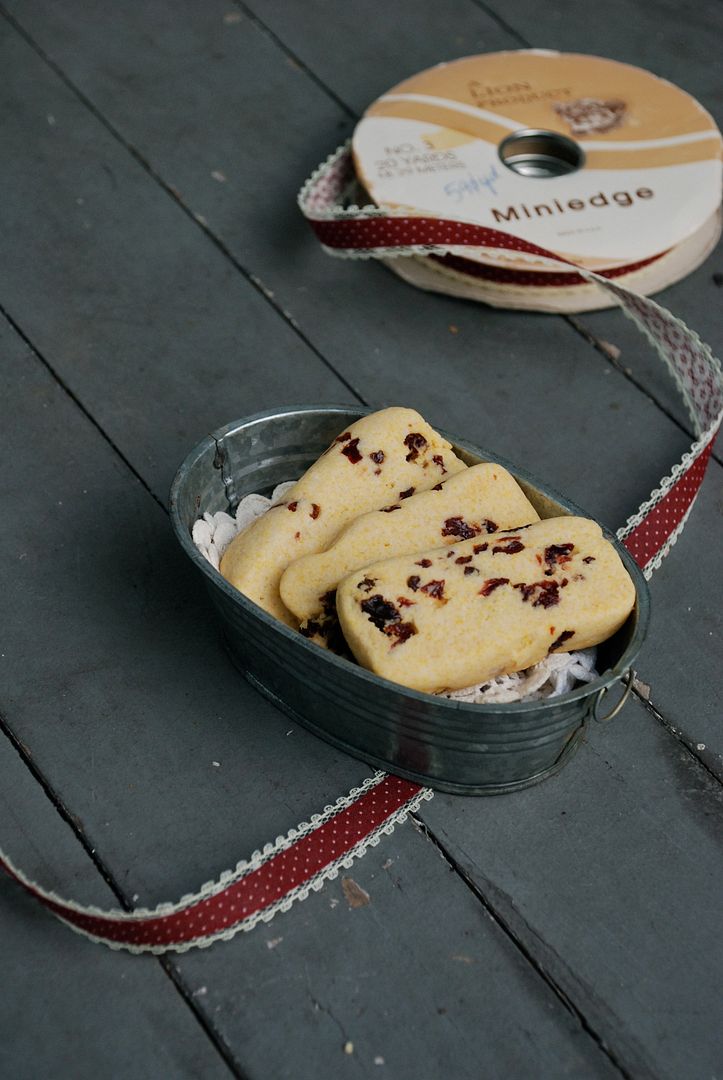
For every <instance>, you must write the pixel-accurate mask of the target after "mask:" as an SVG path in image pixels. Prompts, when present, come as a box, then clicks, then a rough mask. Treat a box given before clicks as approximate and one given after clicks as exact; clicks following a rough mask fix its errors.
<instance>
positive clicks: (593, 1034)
mask: <svg viewBox="0 0 723 1080" xmlns="http://www.w3.org/2000/svg"><path fill="white" fill-rule="evenodd" d="M410 817H411V819H412V822H413V824H414V826H415V828H417V829H418V831H419V832H421V833H422V835H423V836H425V837H426V839H427V840H428V841H429V842H430V843H431V844H432V845H433V846H434V847H435V848H436V849H437V851H438V852H439V854H440V855H441V857H442V858H443V859H444V861H445V862H446V863H447V865H448V866H449V868H450V870H452V871H453V872H454V873H455V874H456V875H457V877H459V878H460V879H461V880H462V881H463V882H464V884H465V885H466V886H467V888H468V889H469V890H470V891H471V892H472V893H473V894H474V896H475V897H476V898H477V900H478V901H479V902H480V904H481V905H482V907H483V908H484V909H485V911H486V912H487V914H488V915H489V916H490V918H491V919H492V920H493V921H494V922H495V923H496V925H497V926H498V927H499V929H500V930H501V931H502V932H503V933H504V934H505V936H506V937H507V938H509V940H510V941H511V942H512V944H513V945H514V946H515V947H516V948H517V949H518V950H519V952H521V953H522V955H523V956H524V958H525V959H526V960H527V962H528V963H529V964H530V966H531V967H533V968H534V969H535V971H536V972H537V974H538V975H539V976H540V978H541V979H542V980H543V981H544V982H545V983H546V984H547V985H548V986H549V988H550V989H551V990H552V992H553V993H554V994H555V996H556V997H557V998H558V999H559V1001H560V1002H561V1003H562V1005H563V1006H564V1007H565V1009H567V1011H568V1012H569V1013H571V1014H572V1016H574V1017H575V1019H576V1020H577V1022H578V1023H579V1025H580V1027H581V1028H582V1030H583V1031H584V1032H585V1033H586V1034H587V1035H589V1037H590V1038H591V1039H592V1040H593V1042H594V1043H596V1044H597V1046H598V1048H599V1049H600V1051H601V1052H602V1053H603V1054H604V1055H605V1057H606V1058H607V1059H608V1061H609V1062H610V1064H611V1065H612V1066H613V1067H614V1068H615V1069H616V1070H617V1071H618V1072H619V1073H620V1075H621V1076H622V1077H624V1078H625V1080H656V1076H655V1073H654V1072H653V1071H652V1069H651V1068H650V1067H649V1066H648V1065H647V1063H646V1062H645V1060H644V1057H643V1055H642V1052H641V1051H639V1050H637V1049H636V1048H635V1047H631V1046H626V1047H624V1048H623V1047H621V1048H620V1049H621V1050H623V1051H624V1052H625V1053H626V1055H631V1056H632V1057H634V1059H635V1060H634V1063H633V1065H632V1070H633V1071H631V1069H630V1068H629V1067H628V1066H626V1065H624V1064H623V1062H622V1061H621V1059H620V1058H621V1054H620V1051H619V1050H614V1049H612V1048H611V1046H610V1045H609V1042H610V1040H609V1038H608V1039H607V1041H606V1038H605V1036H603V1035H601V1034H600V1032H599V1031H598V1030H597V1029H596V1027H595V1026H594V1025H593V1023H592V1022H591V1021H590V1020H589V1019H588V1017H587V1016H586V1014H585V1012H583V1010H582V1008H580V1006H578V1005H577V1004H576V1002H575V1001H574V999H573V996H572V994H574V993H575V990H578V989H579V987H578V986H574V987H573V984H574V983H575V982H576V980H575V977H574V975H573V974H572V973H571V972H570V970H569V968H568V967H567V965H566V964H565V962H564V960H562V958H561V957H560V956H558V954H557V953H556V952H555V950H554V949H552V947H551V946H549V945H547V943H546V942H544V941H542V940H541V939H540V938H539V937H538V936H537V934H536V933H535V932H534V930H533V929H532V928H531V927H529V926H528V925H527V924H526V923H525V921H524V919H523V918H522V916H521V915H520V914H519V912H517V911H516V910H515V908H514V906H513V905H512V904H511V903H510V902H508V903H507V904H506V905H505V906H506V908H507V910H506V912H505V914H504V915H503V914H502V912H501V907H502V904H501V903H500V900H501V898H502V896H503V894H502V893H501V891H500V890H498V889H496V888H495V887H494V886H493V885H492V883H491V882H488V881H487V882H485V884H486V887H487V891H488V892H492V891H494V892H496V893H497V894H498V895H497V898H496V902H493V901H492V900H490V898H489V896H488V895H487V893H485V892H483V890H482V888H481V887H480V886H479V885H478V884H477V882H476V881H475V880H474V878H472V877H471V876H470V875H469V874H468V873H467V872H466V871H465V870H464V868H463V867H462V866H461V865H460V863H459V862H458V861H457V860H456V859H455V857H454V856H453V855H452V853H451V852H450V851H449V850H448V848H447V847H445V845H444V844H443V843H442V841H441V840H440V839H439V837H438V836H437V835H436V834H435V833H434V832H432V830H431V829H430V827H429V826H428V825H427V824H426V822H425V821H424V820H423V818H422V816H421V814H420V812H419V811H415V812H414V813H412V814H410ZM525 939H527V940H525ZM540 946H542V949H541V950H540ZM536 947H537V948H536ZM538 950H540V951H541V952H542V956H539V955H537V954H536V953H537V951H538ZM553 969H556V970H555V971H554V974H553ZM561 976H562V978H561ZM563 980H564V981H565V982H567V983H568V985H569V987H570V989H568V990H565V989H564V987H563V985H562V983H563ZM587 1004H588V1005H590V1004H592V1003H591V1002H588V1003H587Z"/></svg>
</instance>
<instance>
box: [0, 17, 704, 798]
mask: <svg viewBox="0 0 723 1080" xmlns="http://www.w3.org/2000/svg"><path fill="white" fill-rule="evenodd" d="M233 2H234V3H235V5H236V7H238V8H239V10H241V11H242V12H243V13H244V15H245V16H246V17H247V18H248V19H249V21H251V22H252V23H253V24H254V26H256V27H258V29H259V30H260V31H261V32H262V33H264V34H265V35H266V36H267V37H268V38H269V40H270V41H271V42H272V43H273V44H274V45H275V46H276V47H277V48H278V49H279V50H280V51H281V52H283V53H284V55H285V56H287V57H288V58H289V59H291V60H293V62H294V63H295V64H296V65H297V66H298V67H299V69H300V70H301V71H302V72H303V73H304V74H305V75H306V76H307V77H308V78H310V79H311V80H312V81H313V82H314V83H315V85H317V86H318V87H319V88H320V89H321V90H322V91H323V93H325V94H326V95H327V96H328V97H329V98H330V99H331V100H332V101H334V102H335V103H336V104H337V105H338V106H339V107H340V108H341V109H343V110H344V112H346V114H347V115H348V116H349V117H350V118H352V119H354V118H356V114H355V112H354V110H353V109H352V108H351V107H350V106H349V105H347V104H346V102H344V101H343V99H342V98H340V97H339V96H338V95H337V94H336V93H335V92H334V90H332V89H331V88H330V87H329V86H328V85H327V84H326V83H325V82H324V81H323V80H322V79H320V78H319V77H318V76H317V75H315V74H314V73H313V72H312V71H311V69H310V68H309V67H308V66H307V65H306V64H305V63H304V61H303V60H302V59H301V58H300V57H299V56H297V54H296V53H295V52H294V51H293V50H292V49H290V48H289V47H288V46H287V45H286V44H285V43H284V42H283V40H282V39H281V38H279V37H278V35H277V34H276V33H275V32H274V31H273V30H271V28H270V27H268V26H267V25H266V24H265V23H264V22H263V20H262V19H261V18H259V16H258V15H256V13H255V12H254V11H253V10H252V9H251V8H249V6H248V5H247V4H246V3H245V2H244V0H233ZM470 2H471V3H474V4H475V5H476V6H477V7H479V8H480V9H481V10H483V11H484V12H485V13H486V14H487V15H489V17H490V18H492V19H494V20H495V21H496V22H497V23H498V25H499V26H500V27H501V28H502V29H504V30H505V31H506V32H508V33H510V34H512V35H513V36H514V37H515V38H516V39H517V41H518V42H519V44H521V45H525V46H526V47H529V45H528V42H527V41H526V39H525V38H523V37H522V35H520V34H519V33H517V31H515V30H513V29H512V28H511V27H509V26H508V25H507V23H505V22H504V21H503V20H502V19H501V18H500V17H498V16H497V15H496V13H495V12H494V11H492V10H491V9H489V8H488V7H487V6H486V5H485V4H484V3H482V2H480V0H470ZM0 14H1V15H2V16H3V17H4V18H5V19H6V20H7V22H8V23H10V25H11V26H12V27H13V28H14V29H15V30H16V32H17V33H18V34H19V35H20V36H21V37H22V38H23V40H24V41H26V42H27V44H28V45H29V46H30V47H31V48H32V49H33V50H34V51H35V52H36V53H37V54H38V56H40V58H41V59H42V61H43V62H44V63H45V64H47V66H48V67H49V68H50V69H51V70H52V71H53V72H55V74H56V75H57V76H58V78H59V79H60V80H61V81H62V82H63V84H64V85H65V86H66V87H67V88H68V89H69V90H70V91H71V92H72V93H73V94H74V95H75V96H76V97H77V98H78V99H79V100H80V101H81V102H82V104H83V105H84V106H85V108H87V109H88V111H89V112H90V113H91V114H92V115H93V116H94V117H95V118H96V119H97V120H98V122H99V123H100V124H102V126H103V127H104V128H105V129H106V130H107V131H108V132H109V133H110V134H111V135H112V137H113V138H114V139H115V140H116V141H117V142H118V143H119V144H120V145H121V146H123V148H124V149H125V150H126V151H127V152H128V153H129V154H130V155H131V157H133V159H134V160H135V161H136V162H137V163H138V164H139V165H140V166H141V167H142V168H143V170H144V171H145V172H146V173H147V174H148V176H150V177H151V179H152V180H153V181H154V182H155V183H156V184H158V186H159V187H161V188H162V190H163V191H164V192H165V193H166V194H167V195H168V196H169V197H170V198H171V199H173V201H174V202H175V203H176V205H177V206H178V207H180V209H181V210H182V211H183V213H184V214H185V215H186V216H187V217H188V218H189V219H190V220H191V221H193V222H194V224H195V225H196V226H197V227H198V228H199V229H201V231H202V232H203V233H204V234H205V235H206V237H207V238H208V239H209V240H210V241H211V243H212V244H213V245H214V246H215V247H216V248H217V250H218V251H220V252H221V254H222V255H223V256H224V257H225V258H226V259H227V260H228V261H229V262H230V263H231V265H232V266H233V267H234V268H235V269H236V270H237V271H238V272H239V273H240V274H241V275H242V276H243V277H244V278H245V279H246V280H247V281H248V282H249V283H250V284H251V285H252V286H253V287H254V288H255V289H256V290H257V292H258V293H260V295H261V296H263V298H264V299H265V300H266V302H267V303H268V304H269V305H270V306H271V307H272V308H273V310H274V311H275V312H276V314H277V315H278V316H279V317H280V318H281V319H282V320H283V321H284V322H285V323H286V324H287V325H288V326H289V327H290V328H291V329H292V331H293V332H294V333H295V334H296V335H297V336H298V337H299V338H300V339H301V341H303V343H304V344H305V345H306V346H307V347H308V348H309V349H310V350H311V352H312V353H313V354H314V356H316V357H317V359H319V360H320V361H321V362H322V363H323V364H324V366H325V367H326V368H327V370H328V371H330V372H331V373H332V374H333V375H334V376H335V377H336V378H337V379H339V381H340V382H341V383H342V385H343V386H344V387H345V388H346V389H347V390H348V391H349V392H350V393H351V394H352V395H353V396H354V397H355V398H356V400H357V401H359V402H360V404H362V405H365V406H368V405H369V402H368V401H367V400H366V399H365V398H364V396H363V395H362V394H361V393H360V392H359V391H358V390H357V389H356V388H355V387H354V386H353V385H352V384H351V383H350V382H349V381H348V380H347V379H346V378H345V376H344V375H342V374H341V373H340V372H339V371H337V369H336V368H335V366H334V365H333V363H332V362H331V361H330V360H328V359H327V358H326V356H324V355H323V353H322V352H321V351H320V350H319V349H318V348H317V347H316V346H315V345H314V344H313V342H312V341H311V340H310V339H309V338H308V337H307V335H306V334H305V333H304V332H303V331H302V329H301V328H300V326H299V325H298V323H297V322H296V320H295V319H294V317H293V315H291V314H290V313H289V312H288V311H286V310H285V309H284V308H283V307H282V305H281V304H279V303H278V302H277V300H276V299H275V297H274V296H273V293H272V292H271V290H270V289H269V288H268V287H267V286H265V285H264V283H263V282H262V281H261V279H260V278H259V277H258V276H257V275H256V274H254V273H252V272H251V271H250V270H249V269H248V268H247V267H245V266H244V265H243V264H242V263H241V262H240V261H239V260H238V259H237V258H236V256H235V255H234V254H233V252H231V251H230V249H229V248H228V247H227V245H226V244H225V243H224V241H223V240H222V239H221V238H220V237H219V236H217V235H216V233H214V231H213V230H212V229H211V228H210V227H209V225H208V224H207V222H205V221H203V220H201V219H199V216H198V215H197V214H196V213H194V211H193V210H192V209H191V208H190V206H188V205H187V204H186V203H185V202H184V201H183V199H182V198H181V196H180V195H179V193H178V192H177V191H176V190H175V188H174V187H173V186H172V185H171V184H169V183H168V182H167V181H166V180H164V179H163V177H162V176H161V175H160V174H159V173H158V172H157V171H156V170H155V169H154V168H153V166H152V165H151V164H150V162H149V161H147V160H146V158H145V157H144V156H143V155H142V154H141V153H140V151H139V150H137V149H136V147H134V146H133V145H132V144H131V143H129V142H128V141H127V140H126V139H125V137H124V136H123V135H122V133H121V132H120V131H119V130H118V129H117V128H116V127H115V126H114V125H113V124H111V122H110V121H109V120H108V119H107V118H106V117H105V116H104V115H103V114H102V113H101V112H100V111H99V110H98V109H97V108H96V106H95V105H94V104H93V102H92V101H91V100H90V98H88V96H87V95H86V94H85V93H84V92H83V91H82V90H81V89H80V88H79V87H78V86H77V85H76V84H75V83H74V82H73V81H72V80H71V79H70V78H69V76H68V75H66V73H65V72H64V71H63V70H62V68H61V67H60V66H59V65H58V64H57V63H56V62H55V61H54V60H53V59H52V58H51V57H50V56H49V55H48V54H47V53H46V52H45V50H43V49H42V48H41V47H40V45H38V44H37V42H36V41H35V40H34V39H33V38H32V37H31V35H30V34H29V33H28V32H27V31H26V30H25V28H24V27H23V26H22V25H21V24H20V23H19V22H18V20H17V19H16V18H15V16H13V15H12V14H11V13H10V12H8V11H7V9H6V8H5V7H4V6H3V5H2V3H0ZM0 311H1V312H2V313H3V314H5V316H6V318H7V319H8V322H9V323H10V324H11V325H12V327H13V329H15V331H16V332H17V333H18V334H19V335H20V336H21V337H22V339H23V341H25V342H26V344H27V345H28V346H29V347H30V348H31V349H32V351H33V352H34V354H35V355H36V356H37V358H38V359H39V360H40V361H41V362H42V363H43V364H44V365H45V367H46V368H47V370H48V371H49V372H50V373H51V375H52V376H53V378H54V379H55V380H56V381H57V382H58V383H59V385H60V386H62V388H63V389H64V390H65V392H66V393H67V394H68V395H69V396H70V398H71V399H72V401H73V402H74V403H75V404H76V405H77V406H78V408H80V409H81V411H82V412H83V414H84V415H85V416H86V417H87V418H88V419H89V420H90V422H91V423H92V424H93V426H94V427H95V428H96V430H97V431H98V432H99V433H100V434H101V435H102V436H103V438H104V439H105V440H106V442H107V443H108V444H109V445H110V446H111V447H112V448H113V450H114V451H115V452H116V453H117V454H118V455H119V457H120V458H121V460H122V461H123V462H124V464H125V465H127V466H128V468H129V469H130V470H131V472H132V473H133V475H134V476H135V477H136V479H137V480H138V481H139V482H140V483H141V484H142V485H143V487H144V488H145V489H146V490H147V491H148V492H149V494H150V495H151V496H152V497H153V499H154V500H155V501H156V502H157V503H158V504H159V505H160V506H162V507H163V509H164V510H166V507H165V505H164V504H163V503H162V501H161V500H160V499H159V498H158V497H157V496H156V495H155V494H154V492H153V491H152V490H151V488H150V486H149V485H148V484H147V482H146V481H145V479H144V478H143V476H142V475H141V474H140V473H139V472H138V471H137V470H136V469H135V468H134V466H133V465H132V464H131V463H130V462H129V460H128V459H127V457H126V456H125V454H124V453H123V452H122V450H120V448H119V447H118V446H117V445H116V444H115V443H114V442H113V440H112V439H111V438H110V437H109V436H108V435H107V434H106V433H105V431H104V430H103V428H102V427H101V425H100V424H99V423H98V422H97V421H96V420H95V418H94V417H93V415H92V414H91V413H90V411H89V410H88V409H87V408H86V407H85V405H84V404H83V403H82V401H81V400H80V399H79V398H78V397H77V395H75V394H74V393H73V392H72V391H71V390H70V388H69V387H68V386H67V385H66V384H65V382H64V381H63V380H62V379H61V378H60V377H59V375H58V373H57V372H56V371H55V370H54V368H53V367H52V365H51V364H50V362H49V361H48V360H47V359H46V357H44V356H43V355H42V354H41V353H40V352H39V351H38V350H37V349H36V348H35V346H34V345H33V343H32V341H31V340H30V338H29V337H28V336H27V334H25V333H24V331H23V329H22V328H21V327H20V326H19V325H18V324H17V322H16V321H15V320H14V319H12V317H11V316H10V315H9V314H8V313H7V312H5V311H4V309H3V308H2V307H1V306H0ZM561 317H562V318H564V320H565V322H566V323H567V324H568V325H569V326H571V327H572V328H573V329H574V330H575V331H576V332H577V333H578V334H580V335H581V336H582V337H583V339H584V340H585V341H587V342H588V344H591V345H592V346H593V348H594V349H595V350H596V351H597V352H599V353H600V355H602V356H603V357H604V359H605V360H606V362H607V363H608V364H609V365H610V366H611V367H613V368H614V369H615V370H616V371H618V372H620V374H622V375H623V377H624V378H625V379H626V380H627V381H628V382H630V383H631V384H632V385H633V386H634V387H635V388H636V389H637V390H638V391H639V392H640V393H642V394H643V395H644V396H645V397H646V398H647V399H648V400H649V401H650V402H651V403H652V404H653V405H654V406H655V407H656V408H657V409H659V410H660V411H661V412H662V413H663V414H664V415H665V416H666V417H668V418H669V419H670V420H671V421H672V422H673V423H674V424H675V425H676V427H677V428H678V429H679V430H680V431H682V432H684V433H685V434H686V435H687V436H688V437H689V438H693V433H692V432H691V431H689V430H688V429H687V428H686V426H685V425H684V424H682V423H681V422H680V421H679V420H677V419H676V418H675V417H674V416H673V415H672V414H671V413H670V412H669V411H668V410H667V408H665V407H664V406H663V405H661V403H660V402H659V401H658V400H657V399H656V398H655V396H654V395H653V394H652V393H650V392H649V391H648V390H646V388H645V387H644V386H643V385H642V384H641V383H639V382H638V381H637V380H636V379H635V378H634V377H633V376H632V372H630V371H629V369H628V368H626V367H624V366H623V365H621V364H619V363H618V358H617V357H616V356H614V355H613V354H612V353H611V351H610V347H609V345H607V343H605V342H602V341H600V340H598V339H597V338H596V337H595V336H594V335H593V334H592V333H591V332H590V331H588V330H587V329H585V328H584V327H582V326H581V325H579V324H577V322H576V320H575V319H574V318H571V317H569V316H561ZM711 456H712V457H714V458H715V460H716V462H718V463H719V464H721V465H723V459H721V458H718V457H716V455H715V454H713V455H711ZM642 700H644V699H642ZM645 703H646V705H650V703H649V702H647V701H646V702H645ZM649 712H650V713H651V715H652V716H654V717H655V719H656V720H657V721H658V722H659V723H661V724H662V725H663V727H664V728H665V729H666V731H668V733H669V734H671V735H673V737H674V738H677V739H678V740H679V741H680V742H681V744H682V745H683V746H684V747H685V749H686V750H687V751H688V752H689V753H690V754H691V755H692V756H693V757H694V758H696V760H697V761H699V762H700V764H702V765H703V767H704V768H705V769H706V770H707V771H708V772H710V773H711V775H713V776H714V778H715V779H716V780H718V782H719V783H723V772H721V771H720V769H719V768H718V767H717V765H716V766H715V767H714V768H711V757H712V755H710V754H707V755H706V757H705V758H702V757H700V752H699V751H698V749H697V743H696V742H695V740H693V739H691V738H689V737H688V736H687V735H686V733H685V732H684V731H683V730H682V729H681V728H678V727H676V725H675V724H673V723H672V721H670V720H669V719H668V718H666V717H665V716H664V715H663V714H662V713H660V712H659V710H658V709H657V708H654V707H652V706H650V708H649Z"/></svg>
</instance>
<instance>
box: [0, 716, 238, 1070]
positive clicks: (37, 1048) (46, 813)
mask: <svg viewBox="0 0 723 1080" xmlns="http://www.w3.org/2000/svg"><path fill="white" fill-rule="evenodd" d="M0 776H1V777H2V783H1V784H0V821H2V833H3V836H2V842H3V844H6V845H7V847H8V848H11V850H12V854H13V855H15V856H16V857H17V859H18V860H20V859H22V864H23V867H24V869H25V871H26V872H27V873H28V874H29V875H30V876H31V877H33V878H34V879H35V880H37V881H40V882H42V883H43V884H45V885H46V886H48V887H52V886H53V884H56V883H57V884H59V885H61V886H62V888H63V889H65V890H68V891H71V892H72V893H73V896H74V897H75V898H76V899H77V900H78V901H79V902H81V903H89V904H100V905H103V906H106V907H117V899H116V897H115V896H114V895H113V893H112V892H111V890H110V889H109V888H108V886H107V885H106V884H105V882H104V881H103V880H102V878H100V877H99V875H98V872H97V870H96V868H95V866H94V865H93V863H92V862H91V860H90V859H89V858H88V856H87V855H86V853H85V852H84V851H83V849H82V847H81V846H80V844H79V843H78V841H77V840H76V838H75V837H74V836H73V833H72V832H71V830H70V829H69V828H68V827H67V825H66V824H64V822H63V821H62V819H61V818H60V816H59V815H58V813H57V811H56V810H55V808H54V807H53V806H52V804H51V803H50V802H49V800H48V799H47V798H46V796H45V794H44V792H43V791H42V789H41V788H40V786H39V785H38V784H37V783H36V782H35V780H34V779H33V777H32V776H31V774H30V773H29V772H28V770H27V768H26V766H25V765H24V764H23V762H22V760H21V758H20V757H19V756H18V754H17V753H16V751H15V749H14V748H13V747H12V746H11V744H10V743H9V742H8V741H7V739H6V738H5V737H4V736H3V735H2V733H0ZM0 907H1V908H2V917H1V918H0V955H1V956H2V969H3V974H2V978H3V994H2V1001H1V1002H0V1075H2V1076H4V1077H12V1078H13V1080H36V1078H37V1077H39V1076H45V1077H73V1080H94V1078H96V1077H98V1076H100V1075H109V1076H113V1077H114V1078H115V1077H118V1080H126V1078H128V1080H130V1078H137V1077H148V1078H150V1077H158V1076H163V1077H168V1078H169V1080H176V1078H178V1080H201V1078H204V1080H205V1078H206V1077H209V1080H211V1078H216V1077H219V1078H220V1077H229V1076H232V1075H233V1074H232V1072H231V1071H230V1070H229V1069H228V1067H227V1066H226V1065H225V1064H224V1061H223V1059H222V1058H221V1057H220V1056H219V1055H218V1053H217V1052H216V1050H215V1049H214V1047H213V1045H212V1044H211V1043H210V1042H209V1041H208V1039H207V1037H206V1035H205V1033H204V1032H203V1030H202V1029H201V1028H200V1027H199V1026H198V1024H197V1023H195V1022H194V1020H193V1015H192V1013H191V1011H190V1009H189V1007H188V1005H187V1004H186V1002H185V1001H184V1000H183V998H182V997H180V996H179V994H178V993H177V991H176V989H175V987H174V985H173V983H172V982H171V981H170V979H169V978H168V976H167V975H166V974H165V972H164V971H163V968H162V967H161V965H160V964H159V962H158V960H156V959H154V958H151V957H143V958H142V959H140V962H139V958H137V957H131V956H127V955H124V954H119V953H112V952H110V951H109V950H108V949H102V948H100V947H98V946H92V945H89V944H88V942H87V941H84V940H83V939H82V938H81V937H80V936H78V935H77V934H73V933H71V932H70V931H69V930H68V929H67V928H66V927H64V926H62V925H61V924H60V923H59V922H58V921H57V920H56V919H53V918H48V915H47V912H45V911H44V910H43V909H42V908H41V907H40V906H39V905H38V904H37V903H36V902H35V901H34V900H32V899H31V898H30V897H28V896H26V895H25V893H23V892H22V891H21V890H20V889H19V888H18V887H17V885H15V884H14V883H13V882H11V881H10V879H9V878H7V877H6V876H5V874H2V875H0Z"/></svg>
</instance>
